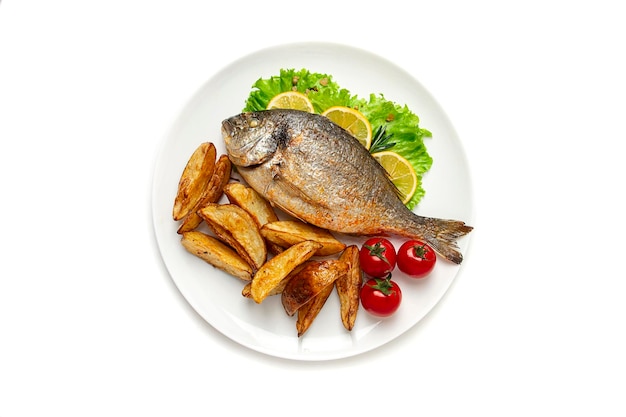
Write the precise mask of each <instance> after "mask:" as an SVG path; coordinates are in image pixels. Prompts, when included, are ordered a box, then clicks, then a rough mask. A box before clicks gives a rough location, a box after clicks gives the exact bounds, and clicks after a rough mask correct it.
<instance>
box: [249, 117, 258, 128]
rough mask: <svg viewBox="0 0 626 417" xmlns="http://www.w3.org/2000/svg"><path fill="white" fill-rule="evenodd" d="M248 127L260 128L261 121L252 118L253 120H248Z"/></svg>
mask: <svg viewBox="0 0 626 417" xmlns="http://www.w3.org/2000/svg"><path fill="white" fill-rule="evenodd" d="M248 126H249V127H252V128H255V127H258V126H259V119H257V118H252V119H250V120H248Z"/></svg>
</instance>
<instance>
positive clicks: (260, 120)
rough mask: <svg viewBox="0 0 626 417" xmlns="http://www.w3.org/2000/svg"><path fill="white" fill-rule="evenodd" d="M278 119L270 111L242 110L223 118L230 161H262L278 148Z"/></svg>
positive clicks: (244, 163)
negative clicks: (242, 111) (245, 111)
mask: <svg viewBox="0 0 626 417" xmlns="http://www.w3.org/2000/svg"><path fill="white" fill-rule="evenodd" d="M280 130H281V129H280V123H279V121H278V120H277V119H276V118H275V117H272V114H271V112H270V111H259V112H248V113H241V114H238V115H236V116H233V117H230V118H228V119H226V120H224V121H223V122H222V137H223V139H224V144H225V145H226V152H227V153H228V157H229V158H230V160H231V162H232V163H233V164H235V165H237V166H243V167H247V166H252V165H258V164H262V163H263V162H265V161H267V160H268V159H269V158H271V157H272V155H274V153H275V152H276V149H277V148H278V142H279V140H278V136H279V135H278V132H279V131H280Z"/></svg>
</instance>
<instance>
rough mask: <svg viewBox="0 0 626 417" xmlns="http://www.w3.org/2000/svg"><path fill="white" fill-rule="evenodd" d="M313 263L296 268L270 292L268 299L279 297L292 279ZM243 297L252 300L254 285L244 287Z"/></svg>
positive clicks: (249, 283) (248, 284)
mask: <svg viewBox="0 0 626 417" xmlns="http://www.w3.org/2000/svg"><path fill="white" fill-rule="evenodd" d="M308 262H311V261H306V262H304V263H302V264H300V265H298V266H296V267H295V268H294V269H293V270H292V271H291V272H290V273H289V275H287V276H286V277H285V278H283V279H282V280H281V281H280V282H279V283H278V284H277V285H276V286H275V287H274V288H273V289H271V290H270V292H269V293H267V295H266V298H267V297H269V296H272V295H278V294H280V293H281V292H283V290H284V289H285V286H286V285H287V282H289V280H290V279H291V277H292V276H294V275H295V274H297V273H298V272H299V271H300V270H301V269H302V268H304V266H305V265H306V264H307V263H308ZM241 295H243V296H244V297H246V298H252V283H251V282H248V283H247V284H246V285H245V286H244V287H243V290H242V291H241Z"/></svg>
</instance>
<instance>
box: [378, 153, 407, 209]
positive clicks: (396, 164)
mask: <svg viewBox="0 0 626 417" xmlns="http://www.w3.org/2000/svg"><path fill="white" fill-rule="evenodd" d="M372 156H373V157H374V159H376V160H377V161H378V163H379V164H380V165H382V167H383V168H385V171H387V173H389V178H390V179H391V182H393V183H394V184H395V186H396V187H397V188H398V191H400V196H401V197H400V198H401V200H402V202H403V203H404V204H406V203H408V202H409V201H410V200H411V197H413V194H415V191H416V190H417V183H418V180H417V174H415V170H414V169H413V166H412V165H411V163H410V162H409V161H407V160H406V159H405V158H403V157H402V156H400V155H398V154H397V153H395V152H391V151H383V152H376V153H373V154H372Z"/></svg>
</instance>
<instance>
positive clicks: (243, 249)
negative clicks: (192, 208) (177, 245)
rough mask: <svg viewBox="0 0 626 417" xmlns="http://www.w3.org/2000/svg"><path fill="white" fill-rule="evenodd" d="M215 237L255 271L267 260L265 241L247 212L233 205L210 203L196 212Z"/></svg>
mask: <svg viewBox="0 0 626 417" xmlns="http://www.w3.org/2000/svg"><path fill="white" fill-rule="evenodd" d="M198 214H199V215H200V217H202V219H203V220H204V221H205V222H206V224H207V225H208V226H209V228H210V229H211V230H212V231H213V233H215V235H216V236H217V237H218V238H219V239H221V240H223V241H224V242H226V243H227V244H228V245H230V246H231V247H232V248H233V249H235V251H236V252H237V253H238V254H239V255H240V256H241V257H242V258H243V259H244V260H246V262H248V263H249V264H250V266H251V267H252V270H253V271H257V270H258V269H259V268H260V267H261V266H262V265H263V264H264V263H265V260H266V259H267V249H266V247H265V240H264V239H263V237H262V236H261V234H260V233H259V228H258V227H257V225H256V223H255V222H254V220H252V217H250V215H249V214H248V212H247V211H245V210H244V209H242V208H241V207H239V206H236V205H234V204H215V203H210V204H207V205H206V206H204V207H202V208H201V209H200V210H198Z"/></svg>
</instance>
